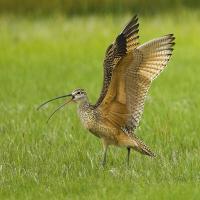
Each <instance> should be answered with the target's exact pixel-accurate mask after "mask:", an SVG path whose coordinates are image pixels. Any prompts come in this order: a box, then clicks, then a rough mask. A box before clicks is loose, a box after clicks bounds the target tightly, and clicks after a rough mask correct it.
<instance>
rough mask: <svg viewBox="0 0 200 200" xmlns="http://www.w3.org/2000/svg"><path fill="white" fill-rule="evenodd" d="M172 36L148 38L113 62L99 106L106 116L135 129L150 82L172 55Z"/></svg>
mask: <svg viewBox="0 0 200 200" xmlns="http://www.w3.org/2000/svg"><path fill="white" fill-rule="evenodd" d="M174 39H175V38H174V36H173V34H169V35H165V36H163V37H160V38H157V39H154V40H151V41H150V42H147V43H145V44H143V45H141V46H139V47H137V48H135V49H133V50H132V51H131V52H129V53H128V54H127V55H126V56H124V58H123V59H122V60H121V61H120V62H119V63H118V65H117V66H115V69H113V72H112V73H113V74H112V79H111V81H110V84H109V87H108V90H107V93H106V96H105V98H104V99H103V100H102V102H101V104H100V106H99V109H100V110H101V111H102V113H103V114H104V115H105V117H106V118H108V119H110V120H113V121H115V124H116V125H117V126H119V127H121V128H125V129H126V130H130V131H131V132H133V131H134V130H135V128H136V127H137V126H138V124H139V121H140V118H141V115H142V113H143V109H144V102H145V98H146V95H147V92H148V90H149V88H150V85H151V82H152V81H153V80H154V79H155V78H156V77H157V76H158V75H159V74H160V73H161V72H162V71H163V69H164V68H165V66H166V65H167V63H168V61H169V58H170V57H171V55H172V51H173V45H174V44H175V43H174ZM119 105H120V106H119ZM130 131H129V132H130Z"/></svg>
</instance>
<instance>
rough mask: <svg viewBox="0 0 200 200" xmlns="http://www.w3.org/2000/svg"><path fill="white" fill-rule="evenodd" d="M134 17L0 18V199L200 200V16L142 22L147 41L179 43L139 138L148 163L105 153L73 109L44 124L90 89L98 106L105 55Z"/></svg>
mask: <svg viewBox="0 0 200 200" xmlns="http://www.w3.org/2000/svg"><path fill="white" fill-rule="evenodd" d="M130 17H131V15H128V14H127V15H124V16H118V17H114V18H113V17H112V16H109V15H107V16H88V17H75V18H65V17H63V16H60V15H55V16H52V17H44V18H31V17H28V18H27V17H19V16H18V17H15V16H8V15H7V16H6V15H1V16H0V110H1V112H0V199H73V200H74V199H109V200H110V199H115V200H117V199H157V200H158V199H199V196H200V128H199V127H200V126H199V122H200V115H199V112H200V105H199V103H200V67H199V63H200V56H199V49H200V41H199V35H200V26H199V17H200V13H197V12H192V11H180V12H179V13H172V14H163V15H159V16H157V15H154V16H140V38H141V39H140V41H141V42H145V41H147V40H149V39H152V38H155V37H158V36H162V35H165V34H167V33H174V34H175V36H176V46H175V51H174V55H173V57H172V59H171V61H170V63H169V65H168V68H167V69H166V70H165V71H164V73H162V74H161V76H160V77H159V78H158V79H157V80H156V81H155V82H154V83H153V85H152V88H151V90H150V93H149V97H148V99H147V102H146V106H145V112H144V115H143V118H142V121H141V123H140V127H139V128H138V130H137V135H138V136H139V137H141V138H142V139H143V140H144V141H145V143H147V144H148V145H149V146H150V147H151V148H152V149H153V150H154V152H155V153H157V155H158V156H157V158H156V159H150V158H148V157H145V156H142V155H140V154H138V153H136V152H132V153H131V164H130V167H129V168H127V166H126V162H125V161H126V159H125V158H126V153H127V152H126V149H120V148H113V147H112V148H110V151H109V153H108V163H107V166H106V167H105V169H102V168H101V167H100V160H101V156H102V146H101V143H100V141H99V140H98V139H96V138H95V137H94V136H92V135H91V134H88V131H86V130H84V129H83V128H82V126H81V124H80V122H79V119H78V118H77V115H76V106H75V105H71V106H67V107H66V108H65V109H64V110H62V111H60V112H59V113H57V114H56V116H54V118H53V119H52V120H51V121H50V123H49V124H48V125H47V124H46V122H45V121H46V119H47V117H48V116H49V114H50V113H51V112H52V110H54V109H55V108H56V107H57V106H58V105H60V104H61V103H62V100H61V101H58V102H55V103H52V104H51V105H49V106H48V107H47V108H46V109H44V110H42V111H41V112H37V111H36V107H37V106H38V105H39V104H40V103H41V102H42V101H44V100H47V99H48V98H51V97H54V96H57V95H62V94H66V93H68V92H71V91H72V90H73V89H75V88H77V87H81V88H85V89H86V91H87V92H88V95H89V98H90V99H91V101H92V102H93V103H94V102H95V100H96V99H97V97H98V95H99V91H100V89H101V85H102V76H103V74H102V72H103V71H102V60H103V58H104V52H105V49H106V48H107V46H108V45H109V43H110V42H111V41H113V40H114V38H115V36H116V34H117V33H119V32H120V31H121V29H122V27H123V25H124V24H125V23H126V22H127V21H128V20H129V19H130Z"/></svg>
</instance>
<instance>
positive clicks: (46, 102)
mask: <svg viewBox="0 0 200 200" xmlns="http://www.w3.org/2000/svg"><path fill="white" fill-rule="evenodd" d="M65 97H72V98H71V99H70V100H69V101H67V102H65V103H64V104H62V105H61V106H59V107H58V108H57V109H56V110H54V112H53V113H52V114H51V115H50V116H49V118H48V119H47V123H48V122H49V120H50V119H51V118H52V116H53V115H54V114H55V113H56V112H57V111H58V110H60V109H61V108H63V107H64V106H65V105H66V104H68V103H70V102H71V101H72V100H73V95H72V94H67V95H63V96H59V97H55V98H53V99H50V100H48V101H45V102H44V103H42V104H41V105H40V106H38V108H37V110H39V109H40V108H41V107H43V106H44V105H46V104H48V103H49V102H51V101H54V100H57V99H61V98H65Z"/></svg>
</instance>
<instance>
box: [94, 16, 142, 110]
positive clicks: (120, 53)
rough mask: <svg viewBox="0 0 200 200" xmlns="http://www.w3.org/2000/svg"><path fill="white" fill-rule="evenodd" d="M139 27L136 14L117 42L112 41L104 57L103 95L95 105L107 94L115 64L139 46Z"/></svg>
mask: <svg viewBox="0 0 200 200" xmlns="http://www.w3.org/2000/svg"><path fill="white" fill-rule="evenodd" d="M138 27H139V24H138V17H137V16H134V17H133V18H132V19H131V21H130V22H129V23H128V24H127V25H126V27H125V28H124V30H123V31H122V32H121V33H120V34H119V35H118V36H117V38H116V40H115V42H114V43H112V44H111V45H110V46H109V47H108V49H107V50H106V55H105V59H104V81H103V87H102V90H101V95H100V97H99V99H98V100H97V103H96V104H95V105H94V107H98V106H99V105H100V104H101V102H102V101H103V99H104V97H105V96H106V93H107V90H108V87H109V84H110V81H111V77H112V72H113V69H114V68H115V66H116V65H117V64H118V63H119V62H120V60H121V59H122V58H123V57H124V56H125V55H127V54H128V53H129V52H131V51H133V49H134V48H136V47H137V46H138V44H139V43H138V39H139V36H138V31H139V29H138Z"/></svg>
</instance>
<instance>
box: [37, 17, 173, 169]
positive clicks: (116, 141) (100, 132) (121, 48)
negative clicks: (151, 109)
mask: <svg viewBox="0 0 200 200" xmlns="http://www.w3.org/2000/svg"><path fill="white" fill-rule="evenodd" d="M138 27H139V23H138V18H137V16H134V17H133V18H132V19H131V21H130V22H129V23H128V24H127V25H126V27H125V28H124V29H123V31H122V32H121V33H120V34H119V35H118V36H117V38H116V39H115V41H114V42H113V43H112V44H111V45H110V46H109V47H108V49H107V51H106V55H105V59H104V81H103V87H102V91H101V95H100V97H99V99H98V100H97V102H96V104H95V105H91V104H90V103H89V101H88V97H87V94H86V92H85V91H84V90H83V89H76V90H74V91H73V92H72V93H71V94H68V95H64V96H61V97H56V98H54V99H51V100H49V101H47V102H45V103H43V104H42V105H40V106H39V108H40V107H42V106H43V105H45V104H46V103H48V102H50V101H53V100H55V99H59V98H66V97H70V99H69V101H67V102H65V103H64V104H63V105H61V106H60V107H59V108H57V109H56V110H55V111H54V112H53V114H54V113H55V112H56V111H57V110H59V109H60V108H62V107H63V106H64V105H66V104H67V103H69V102H76V103H77V104H78V115H79V117H80V119H81V122H82V124H83V125H84V127H85V128H86V129H88V130H89V131H90V132H91V133H92V134H94V135H95V136H97V137H98V138H100V139H101V140H102V143H103V148H104V156H103V160H102V164H103V165H105V163H106V154H107V149H108V146H109V145H115V146H121V147H126V148H127V150H128V157H127V163H129V156H130V150H131V149H134V150H136V151H138V152H140V153H142V154H145V155H148V156H154V153H153V152H152V151H151V150H150V149H149V148H148V147H147V146H146V145H145V144H144V143H143V142H142V141H141V140H140V139H138V137H136V135H135V130H136V127H137V126H138V124H139V121H140V118H141V115H142V113H143V108H144V102H145V97H146V95H147V92H148V90H149V88H150V85H151V82H152V81H153V80H154V79H155V78H156V77H157V76H158V75H159V74H160V72H161V71H163V69H164V68H165V66H166V65H167V63H168V61H169V58H170V57H171V55H172V51H173V48H172V47H173V46H174V44H175V43H174V40H175V37H174V36H173V34H168V35H165V36H163V37H159V38H156V39H154V40H151V41H149V42H147V43H144V44H143V45H139V42H138V39H139V36H138V31H139V29H138ZM53 114H52V115H53ZM52 115H51V116H50V118H51V117H52ZM50 118H49V119H50Z"/></svg>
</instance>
